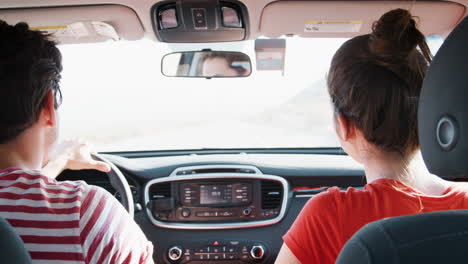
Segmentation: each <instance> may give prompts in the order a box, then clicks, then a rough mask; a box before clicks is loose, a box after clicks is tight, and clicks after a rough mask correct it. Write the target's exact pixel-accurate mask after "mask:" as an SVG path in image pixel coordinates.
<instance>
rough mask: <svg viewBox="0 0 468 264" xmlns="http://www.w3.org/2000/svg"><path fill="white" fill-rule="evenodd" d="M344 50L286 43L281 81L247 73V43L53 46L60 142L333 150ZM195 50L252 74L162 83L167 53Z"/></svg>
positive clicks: (324, 43) (314, 42) (319, 43)
mask: <svg viewBox="0 0 468 264" xmlns="http://www.w3.org/2000/svg"><path fill="white" fill-rule="evenodd" d="M344 41H346V39H338V38H333V39H324V38H320V39H317V38H308V39H306V38H296V37H294V38H288V39H287V41H286V61H285V70H284V73H282V72H279V71H257V70H256V66H255V51H254V41H243V42H236V43H210V44H166V43H159V42H154V41H151V40H139V41H118V42H105V43H97V44H80V45H62V46H60V50H61V52H62V55H63V66H64V71H63V73H62V82H61V90H62V93H63V98H64V101H63V104H62V106H61V108H60V110H59V112H60V115H61V138H63V139H65V138H73V137H81V138H83V139H85V140H87V141H89V142H91V143H92V144H93V145H94V146H95V148H96V149H97V150H98V151H138V150H175V149H203V148H223V149H228V148H316V147H338V146H339V142H338V140H337V137H336V135H335V132H334V128H333V121H332V120H333V119H332V111H331V106H330V101H329V97H328V93H327V89H326V82H325V76H326V72H327V70H328V67H329V65H330V60H331V58H332V56H333V54H334V53H335V51H336V50H337V49H338V48H339V47H340V45H341V44H342V43H343V42H344ZM431 43H432V44H431ZM434 43H435V44H434ZM441 43H442V41H441V40H440V39H435V40H434V41H430V44H431V46H435V47H436V48H437V47H438V46H440V44H441ZM436 48H434V49H436ZM202 49H212V50H226V51H239V52H243V53H246V54H248V55H249V56H250V58H251V61H252V74H251V75H250V76H249V77H245V78H220V79H202V78H193V79H192V78H172V77H165V76H163V75H162V73H161V66H160V65H161V59H162V57H163V56H164V55H166V54H167V53H170V52H175V51H194V50H202ZM434 49H433V50H434Z"/></svg>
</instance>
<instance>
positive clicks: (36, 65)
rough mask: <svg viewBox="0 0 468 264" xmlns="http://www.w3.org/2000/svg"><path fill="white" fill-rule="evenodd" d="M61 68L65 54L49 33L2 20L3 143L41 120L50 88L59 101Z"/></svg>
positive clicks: (0, 94) (0, 137) (0, 139)
mask: <svg viewBox="0 0 468 264" xmlns="http://www.w3.org/2000/svg"><path fill="white" fill-rule="evenodd" d="M61 71H62V56H61V54H60V51H59V50H58V48H57V47H56V44H55V43H54V42H53V41H52V40H50V39H49V36H48V35H46V34H44V33H42V32H40V31H33V30H30V29H29V27H28V25H27V24H26V23H18V24H16V25H15V26H10V25H8V24H7V23H6V22H4V21H1V20H0V144H3V143H6V142H8V141H11V140H13V139H15V138H16V137H17V136H19V135H20V134H21V133H22V132H23V131H24V130H26V129H27V128H29V127H31V126H32V125H33V124H34V123H35V122H36V121H37V120H38V118H39V114H40V112H41V110H42V108H43V107H44V103H45V99H46V96H47V94H48V92H49V91H50V90H51V89H52V90H53V92H54V95H55V102H54V103H55V107H56V108H57V107H58V106H59V105H60V103H61V100H62V94H61V92H60V88H59V81H60V72H61Z"/></svg>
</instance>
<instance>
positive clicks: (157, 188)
mask: <svg viewBox="0 0 468 264" xmlns="http://www.w3.org/2000/svg"><path fill="white" fill-rule="evenodd" d="M170 197H171V183H170V182H163V183H156V184H153V185H151V187H150V189H149V198H150V200H158V199H164V198H170Z"/></svg>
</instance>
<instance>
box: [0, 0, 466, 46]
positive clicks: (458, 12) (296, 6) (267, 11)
mask: <svg viewBox="0 0 468 264" xmlns="http://www.w3.org/2000/svg"><path fill="white" fill-rule="evenodd" d="M159 2H161V1H155V0H138V1H135V0H119V1H102V0H81V1H76V0H47V1H39V0H3V1H1V2H0V18H3V19H4V20H6V21H7V22H9V23H16V22H19V21H24V20H26V21H25V22H28V23H30V24H32V22H31V21H28V19H34V18H33V17H34V16H36V19H42V20H47V19H52V20H54V19H55V20H57V19H60V18H57V17H60V14H58V15H56V16H51V15H50V9H49V10H48V11H47V12H49V13H48V15H43V13H42V15H41V13H40V12H41V11H42V10H43V12H45V11H46V10H44V9H40V8H47V7H68V9H69V10H71V9H70V7H73V8H76V7H77V6H88V8H99V7H98V6H96V5H101V8H104V7H105V6H102V5H109V4H114V5H120V6H121V7H128V8H123V9H126V10H127V15H128V16H129V19H130V20H131V21H130V22H128V21H124V22H125V23H123V22H121V24H122V25H121V27H122V26H124V27H126V28H124V29H122V28H119V30H118V31H122V30H123V31H125V32H124V33H122V32H118V34H119V35H121V36H122V35H123V39H129V40H133V39H139V38H142V37H146V38H149V39H153V40H157V38H156V35H155V33H154V31H153V27H152V22H151V13H150V10H151V7H152V6H153V5H155V4H156V3H159ZM241 2H242V3H244V4H245V5H246V6H247V9H248V13H249V20H250V34H249V36H248V38H249V39H256V38H257V37H259V36H262V35H264V36H269V37H275V36H280V35H285V34H295V35H301V36H303V35H304V34H301V33H303V32H304V31H303V28H304V22H302V21H307V20H306V19H307V18H309V17H310V18H309V20H310V19H316V18H317V17H319V19H328V18H329V19H334V20H336V19H345V18H350V19H356V18H364V19H362V20H364V24H363V28H362V30H361V31H360V32H358V33H359V34H363V33H368V31H369V30H370V28H371V24H372V21H374V20H376V19H377V18H378V17H379V16H380V15H381V14H382V13H383V12H384V11H386V10H390V9H393V8H397V7H402V8H406V9H409V10H411V11H413V13H414V14H415V15H417V16H418V17H420V18H421V20H422V22H424V23H423V24H424V25H423V31H424V33H426V34H434V33H435V34H438V35H442V36H445V35H447V34H448V33H449V32H450V30H451V29H452V28H453V27H455V26H456V24H458V22H459V21H461V19H462V18H463V17H464V16H466V15H467V10H466V6H468V0H454V1H451V2H448V1H274V0H243V1H241ZM441 3H442V5H441ZM444 3H445V4H446V5H444ZM366 6H367V7H366ZM38 7H40V8H39V9H36V11H34V10H32V9H29V8H38ZM444 7H445V8H444ZM20 8H21V9H23V11H24V10H25V9H29V11H31V10H32V11H34V12H36V14H35V15H34V14H33V15H31V14H28V13H26V14H25V13H21V10H15V9H20ZM301 9H302V10H306V11H303V12H301V13H298V12H296V11H297V10H301ZM55 10H60V9H55ZM433 10H437V16H434V13H433ZM82 11H83V10H80V9H76V10H73V11H72V12H74V13H76V14H80V13H81V14H83V13H86V12H82ZM98 11H99V12H98V13H99V15H98V16H97V18H100V19H101V21H102V20H105V19H107V20H112V15H111V14H109V13H112V12H124V13H125V10H120V11H119V10H113V9H107V10H106V9H102V10H98ZM309 11H310V12H309ZM15 12H16V13H15ZM291 12H294V14H295V16H294V18H295V19H291V17H287V16H284V14H288V13H291ZM444 12H446V14H445V15H444ZM131 13H133V14H131ZM62 16H64V17H66V16H67V15H63V14H62ZM122 17H123V16H122ZM135 18H136V19H135ZM84 19H89V18H87V17H85V18H84ZM54 23H57V22H54ZM294 23H296V25H294ZM297 23H301V24H302V25H297ZM31 26H33V25H31ZM114 26H115V25H114ZM353 35H357V33H355V34H315V35H314V37H351V36H353ZM305 37H310V36H305Z"/></svg>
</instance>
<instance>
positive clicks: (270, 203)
mask: <svg viewBox="0 0 468 264" xmlns="http://www.w3.org/2000/svg"><path fill="white" fill-rule="evenodd" d="M282 200H283V185H282V184H281V183H280V182H277V181H269V180H263V181H262V209H277V208H280V207H281V202H282Z"/></svg>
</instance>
